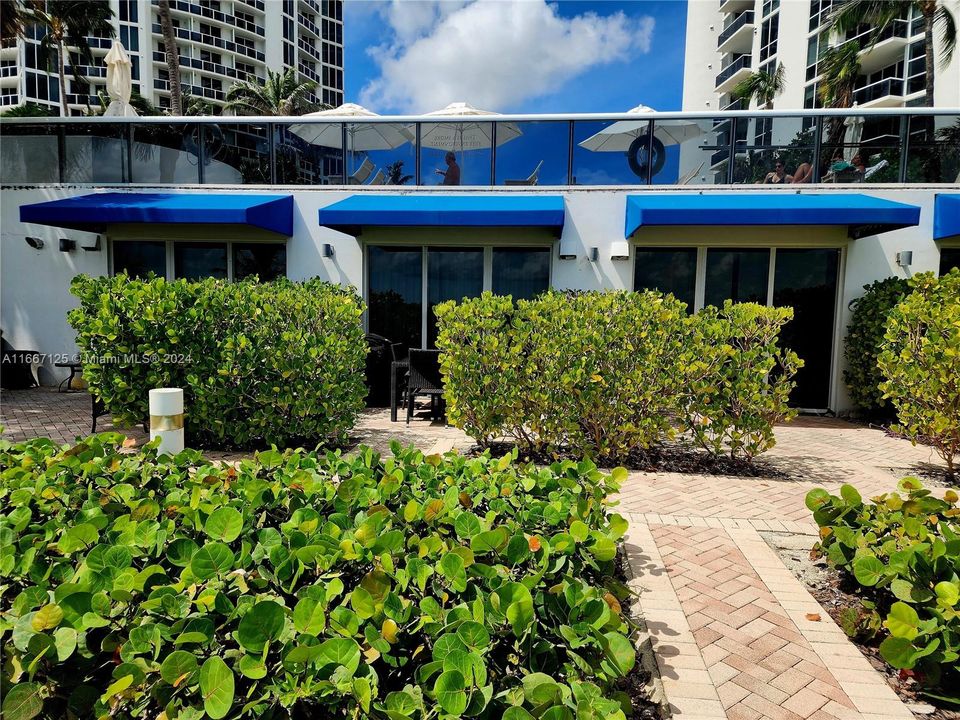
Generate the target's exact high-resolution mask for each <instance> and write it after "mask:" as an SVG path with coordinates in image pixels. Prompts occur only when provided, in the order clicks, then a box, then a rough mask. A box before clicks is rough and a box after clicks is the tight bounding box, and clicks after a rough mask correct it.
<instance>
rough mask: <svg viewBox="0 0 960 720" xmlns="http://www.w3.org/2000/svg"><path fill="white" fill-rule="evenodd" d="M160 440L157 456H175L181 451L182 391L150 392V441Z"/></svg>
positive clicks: (160, 389)
mask: <svg viewBox="0 0 960 720" xmlns="http://www.w3.org/2000/svg"><path fill="white" fill-rule="evenodd" d="M157 437H159V438H160V447H159V448H157V452H158V453H159V454H161V455H162V454H164V453H167V454H169V455H176V454H177V453H178V452H180V451H181V450H183V390H182V389H180V388H156V389H154V390H151V391H150V439H151V440H153V439H154V438H157Z"/></svg>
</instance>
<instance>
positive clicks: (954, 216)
mask: <svg viewBox="0 0 960 720" xmlns="http://www.w3.org/2000/svg"><path fill="white" fill-rule="evenodd" d="M954 235H960V193H952V194H949V195H948V194H945V193H941V194H939V195H937V197H936V199H934V201H933V239H934V240H943V238H947V237H953V236H954Z"/></svg>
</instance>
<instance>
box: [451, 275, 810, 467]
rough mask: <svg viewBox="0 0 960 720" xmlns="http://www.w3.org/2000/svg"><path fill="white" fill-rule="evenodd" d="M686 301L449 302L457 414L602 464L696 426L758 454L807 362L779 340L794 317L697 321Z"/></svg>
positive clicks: (639, 296) (484, 430)
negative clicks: (689, 314) (782, 346)
mask: <svg viewBox="0 0 960 720" xmlns="http://www.w3.org/2000/svg"><path fill="white" fill-rule="evenodd" d="M684 308H685V306H684V304H683V303H682V302H680V301H678V300H676V299H675V298H674V297H673V296H672V295H662V294H660V293H657V292H653V291H646V292H636V293H630V292H602V293H601V292H585V293H561V292H548V293H546V294H544V295H541V296H539V297H538V298H536V299H534V300H521V301H519V302H517V303H513V302H512V300H511V298H509V297H497V296H494V295H491V294H489V293H485V294H484V295H483V296H481V297H479V298H474V299H467V300H464V301H462V302H460V303H456V302H452V301H451V302H447V303H444V304H442V305H440V306H438V307H437V310H436V312H437V317H438V318H439V324H440V329H439V337H438V340H437V347H438V348H440V350H441V351H442V354H441V361H440V362H441V369H442V371H443V374H444V378H445V398H446V400H447V408H448V417H449V418H450V420H451V422H453V424H455V425H457V426H458V427H461V428H463V429H464V430H465V431H466V432H467V433H468V434H470V435H471V436H472V437H474V438H475V439H476V440H477V441H478V442H480V443H481V444H482V445H486V444H489V443H491V442H492V441H494V440H497V439H500V438H505V439H507V440H509V441H512V442H515V443H517V444H518V445H519V446H520V447H521V448H523V449H525V450H529V451H534V452H548V453H554V454H559V453H570V454H574V455H589V456H591V457H595V458H602V459H604V460H610V459H620V458H623V457H625V456H626V455H628V454H629V453H631V452H633V451H636V450H642V449H646V448H650V447H652V446H654V445H656V444H657V443H660V442H662V441H664V440H668V439H671V438H673V437H674V436H675V434H676V432H677V431H678V430H687V429H690V428H691V427H696V428H697V434H696V438H697V440H699V441H701V442H702V444H703V445H704V446H705V447H707V448H708V449H709V450H711V451H712V452H721V451H728V452H730V454H731V455H733V456H735V457H746V458H751V457H753V456H754V455H756V454H757V453H759V452H762V451H763V450H765V449H768V448H769V447H770V446H772V444H773V438H772V423H773V422H776V421H778V420H781V419H785V418H787V417H789V416H790V413H789V411H788V410H787V409H786V397H787V395H788V394H789V391H790V389H791V388H792V377H793V374H794V373H795V372H796V368H797V367H798V366H799V362H798V361H797V359H796V356H795V355H793V354H792V353H789V352H787V351H783V350H781V349H779V348H778V347H777V344H776V339H777V334H778V332H779V329H780V327H781V326H782V325H783V323H784V322H786V321H787V320H788V319H789V317H791V316H792V313H791V312H790V311H788V310H780V309H775V308H764V307H761V306H759V305H737V306H733V305H730V304H728V305H727V306H725V307H724V309H723V310H721V311H716V310H709V311H707V312H705V313H702V314H700V315H697V316H694V317H690V318H688V317H687V316H686V314H685V311H684ZM773 369H778V372H775V373H771V370H773ZM708 422H709V423H711V428H710V429H709V430H704V429H703V428H704V427H705V425H706V424H707V423H708Z"/></svg>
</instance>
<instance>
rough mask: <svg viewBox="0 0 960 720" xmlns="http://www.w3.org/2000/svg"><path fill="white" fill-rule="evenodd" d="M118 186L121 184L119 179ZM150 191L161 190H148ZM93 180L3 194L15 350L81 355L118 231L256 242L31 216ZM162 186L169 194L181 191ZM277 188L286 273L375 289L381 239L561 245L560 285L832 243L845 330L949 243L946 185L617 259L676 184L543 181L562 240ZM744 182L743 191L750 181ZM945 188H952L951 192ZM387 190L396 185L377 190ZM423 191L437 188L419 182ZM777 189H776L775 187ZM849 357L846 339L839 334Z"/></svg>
mask: <svg viewBox="0 0 960 720" xmlns="http://www.w3.org/2000/svg"><path fill="white" fill-rule="evenodd" d="M111 189H113V188H111ZM140 190H143V191H147V192H149V191H151V190H152V189H146V188H141V189H140ZM724 190H726V191H728V192H729V188H723V187H717V188H716V189H713V188H711V189H703V188H699V189H696V190H694V189H693V188H690V189H688V190H680V191H678V190H677V189H675V188H673V189H671V190H670V191H671V192H718V191H719V192H722V191H724ZM91 191H92V188H91V187H89V186H86V187H83V186H74V187H57V188H53V187H40V188H36V187H35V188H5V189H4V190H3V192H2V193H0V324H2V328H3V331H4V337H5V338H7V340H8V341H9V342H10V343H11V344H12V345H13V346H14V347H16V348H18V349H25V350H37V351H39V352H42V353H50V354H61V353H73V352H75V351H76V347H75V344H74V341H73V337H74V334H73V331H72V330H71V328H70V327H69V325H68V323H67V321H66V313H67V311H68V310H69V309H70V308H71V307H74V306H75V305H76V300H75V298H73V297H72V296H71V295H70V293H69V285H70V280H71V278H72V277H73V276H74V275H76V274H78V273H86V274H90V275H103V274H106V273H107V272H108V268H109V264H108V243H107V239H108V238H109V237H111V236H112V237H117V238H119V237H138V236H139V237H142V238H144V239H146V238H147V237H151V238H156V239H171V238H175V239H183V240H227V239H233V240H242V239H248V238H245V237H243V236H241V234H239V232H238V233H237V234H233V235H231V234H230V232H228V231H225V230H223V229H219V230H218V229H217V228H215V227H208V228H203V227H201V226H175V225H173V226H152V227H149V226H124V227H114V228H109V229H108V232H107V233H106V234H105V235H104V242H103V243H102V249H101V250H100V251H99V252H90V251H84V250H82V249H80V247H79V246H80V245H83V244H92V242H93V240H94V238H95V236H94V235H92V234H90V233H84V232H80V231H75V230H68V229H59V228H53V227H47V226H43V225H34V224H26V223H21V222H20V221H19V208H20V206H21V205H24V204H30V203H35V202H43V201H46V200H52V199H57V198H62V197H68V196H73V195H81V194H86V193H89V192H91ZM163 191H165V192H169V191H170V188H169V187H167V188H164V189H163ZM244 191H245V189H244V188H239V187H232V188H219V189H218V188H214V187H210V188H206V189H204V190H203V192H206V193H215V192H231V193H237V192H244ZM249 191H250V192H260V193H262V192H264V191H265V190H264V188H249ZM270 191H271V192H291V193H292V194H293V196H294V228H293V236H292V237H291V238H290V239H289V240H288V241H287V274H288V276H289V277H290V278H291V279H294V280H304V279H307V278H311V277H319V278H321V279H323V280H328V281H330V282H336V283H340V284H344V285H353V286H355V287H358V288H363V287H364V267H363V256H364V253H363V247H364V244H365V243H372V242H410V243H411V244H417V243H425V244H429V243H431V242H444V243H449V242H462V243H471V242H473V243H478V242H485V243H491V242H497V243H500V242H502V243H504V244H509V243H536V244H540V243H552V244H553V246H554V255H553V260H552V270H551V282H552V285H553V286H554V287H556V288H561V289H567V288H569V289H582V290H593V289H628V290H629V289H632V286H633V249H632V248H633V244H636V245H641V246H642V245H644V244H651V245H652V244H695V245H698V246H711V245H727V246H734V245H737V246H740V247H745V246H746V247H749V246H758V247H770V246H776V247H803V246H820V247H822V246H825V245H826V246H830V247H839V248H841V249H842V250H843V251H844V255H843V259H842V277H841V286H840V291H839V292H840V296H839V298H838V307H839V309H840V317H839V321H838V324H837V328H836V335H837V337H838V339H839V338H842V336H843V334H844V332H845V328H846V325H847V323H848V322H849V318H850V311H849V309H848V306H849V303H850V301H851V300H853V299H854V298H856V297H858V296H859V295H860V294H861V292H862V287H863V285H865V284H867V283H870V282H872V281H874V280H877V279H881V278H884V277H889V276H891V275H899V276H903V275H904V274H905V273H904V271H903V270H902V269H901V268H899V267H898V266H897V265H896V254H897V253H898V252H900V251H903V250H911V251H913V265H912V267H911V268H910V272H911V273H916V272H922V271H927V270H933V271H935V270H936V269H937V267H938V263H939V251H938V249H937V246H936V244H935V243H934V241H933V239H932V224H933V204H934V196H935V193H936V192H937V190H935V189H932V188H931V189H924V188H914V189H909V188H902V187H900V188H893V187H875V186H870V187H867V186H860V187H857V188H856V189H854V188H852V187H849V186H848V187H846V188H844V187H840V188H837V190H835V191H833V190H828V189H824V188H820V187H807V188H804V189H803V192H804V193H808V192H809V193H822V192H837V191H841V192H844V191H845V192H852V191H861V192H866V193H868V194H870V195H873V196H876V197H882V198H886V199H889V200H894V201H898V202H905V203H910V204H914V205H918V206H920V208H921V218H920V225H919V226H918V227H912V228H904V229H901V230H895V231H892V232H888V233H885V234H883V235H879V236H871V237H866V238H861V239H859V240H849V239H847V237H846V234H845V231H844V230H842V229H839V228H830V227H828V228H817V227H803V228H790V227H780V226H776V227H774V228H736V227H689V228H644V229H641V230H640V231H639V232H638V233H637V235H636V236H635V237H634V239H633V240H632V245H631V250H630V260H629V261H624V260H614V259H612V258H611V250H612V248H613V247H614V243H617V244H618V245H622V244H623V242H624V238H623V230H624V210H625V202H626V196H627V195H628V194H631V193H633V194H637V193H644V192H667V190H657V189H642V188H640V189H625V188H619V189H601V190H596V189H592V190H588V189H570V188H562V189H560V188H553V189H551V188H543V189H541V190H535V191H526V192H545V193H560V194H563V195H564V197H565V202H566V222H565V226H564V228H563V234H562V237H561V238H560V239H559V241H558V240H553V239H552V238H551V237H550V236H549V235H547V234H545V233H544V232H543V231H542V230H536V231H534V230H513V231H505V230H502V229H498V228H495V229H479V230H471V231H463V230H460V229H456V228H450V229H443V228H434V229H407V230H389V229H379V230H377V229H368V230H367V231H365V232H364V233H363V234H362V235H361V236H360V237H359V238H355V237H352V236H350V235H346V234H344V233H341V232H337V231H335V230H332V229H330V228H326V227H321V226H320V225H319V223H318V211H319V209H320V208H321V207H322V206H325V205H327V204H330V203H333V202H336V201H338V200H341V199H343V198H345V197H347V196H348V195H350V194H353V193H354V192H355V191H353V190H349V191H348V190H313V189H302V190H301V189H282V190H281V189H278V188H274V189H272V190H270ZM740 191H742V188H741V189H740ZM940 191H942V189H941V190H940ZM378 192H385V191H384V190H378ZM418 192H428V191H425V190H420V191H418ZM463 192H468V193H469V192H476V193H477V194H489V193H491V192H498V191H496V190H489V189H487V190H476V191H471V190H469V189H466V188H465V189H463ZM767 192H776V190H767ZM25 236H33V237H39V238H41V239H43V241H44V247H43V248H42V249H40V250H34V249H33V248H30V247H29V246H28V245H27V244H26V242H25V241H24V237H25ZM61 237H66V238H71V239H74V240H77V241H78V247H77V249H76V250H74V251H73V252H69V253H64V252H60V250H59V249H58V240H59V238H61ZM324 243H329V244H330V245H332V246H333V249H334V253H333V256H332V257H329V258H324V257H323V256H322V245H323V244H324ZM591 248H597V255H598V258H597V260H596V261H595V262H594V261H591V260H590V250H591ZM560 254H575V255H576V259H560V257H559V256H560ZM837 347H838V351H837V356H838V359H839V357H840V356H841V355H842V345H841V344H839V343H838V346H837ZM833 375H834V380H833V391H832V397H833V402H832V403H831V406H832V409H834V410H838V411H843V410H845V409H847V408H848V407H849V402H848V400H847V397H846V392H845V390H844V388H843V384H842V382H841V380H840V378H841V363H840V362H839V361H838V362H836V363H835V364H834V372H833ZM63 376H64V374H63V373H60V372H58V371H54V368H53V367H52V362H51V363H48V364H47V366H46V367H45V368H44V369H43V371H42V381H43V382H44V383H45V384H50V383H52V382H55V381H56V380H59V379H60V378H61V377H63Z"/></svg>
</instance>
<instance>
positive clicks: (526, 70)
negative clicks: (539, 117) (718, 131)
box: [360, 0, 654, 113]
mask: <svg viewBox="0 0 960 720" xmlns="http://www.w3.org/2000/svg"><path fill="white" fill-rule="evenodd" d="M383 16H384V19H385V20H386V22H387V23H388V24H389V26H390V28H391V29H392V31H393V35H394V39H393V42H392V44H385V45H382V46H380V47H377V48H371V49H370V53H371V56H372V57H374V58H375V59H376V60H377V62H378V64H379V66H380V76H379V77H378V78H376V79H374V80H372V81H370V82H368V83H367V84H366V86H364V88H363V89H362V90H361V92H360V102H361V103H363V104H364V105H367V106H368V107H370V108H373V109H377V110H380V111H386V110H392V111H399V112H416V113H419V112H429V111H430V110H436V109H437V108H441V107H444V106H445V105H447V104H448V103H451V102H457V101H467V102H469V103H471V104H472V105H475V106H476V107H480V108H484V109H488V110H501V109H503V108H505V107H509V106H515V105H516V104H517V103H520V102H522V101H524V100H529V99H532V98H536V97H539V96H543V95H547V94H549V93H551V92H554V91H556V90H558V89H559V88H561V87H562V86H563V85H564V84H565V83H566V82H568V81H569V80H571V79H573V78H575V77H577V76H578V75H580V74H581V73H583V72H585V71H587V70H589V69H592V68H594V67H596V66H598V65H604V64H607V63H611V62H617V61H622V60H626V59H628V58H630V57H632V56H634V55H635V54H636V53H646V52H649V51H650V41H651V38H652V36H653V25H654V22H653V18H652V17H648V16H643V17H629V16H627V15H625V14H624V13H623V12H616V13H612V14H610V15H605V16H602V15H598V14H597V13H594V12H588V13H584V14H582V15H577V16H573V17H562V16H560V15H558V14H557V8H556V6H554V5H550V4H547V3H546V2H545V1H544V0H518V1H511V2H508V1H500V0H478V1H476V2H472V3H469V4H464V3H463V2H459V1H458V0H445V1H442V2H437V3H433V2H411V1H410V0H394V2H392V3H391V4H390V5H389V6H388V7H387V8H386V9H385V10H384V12H383Z"/></svg>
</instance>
